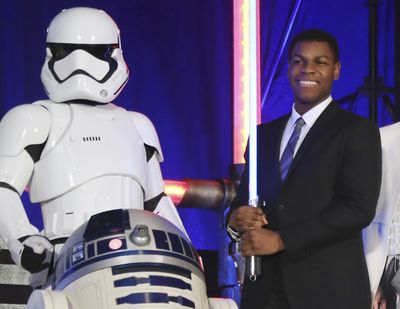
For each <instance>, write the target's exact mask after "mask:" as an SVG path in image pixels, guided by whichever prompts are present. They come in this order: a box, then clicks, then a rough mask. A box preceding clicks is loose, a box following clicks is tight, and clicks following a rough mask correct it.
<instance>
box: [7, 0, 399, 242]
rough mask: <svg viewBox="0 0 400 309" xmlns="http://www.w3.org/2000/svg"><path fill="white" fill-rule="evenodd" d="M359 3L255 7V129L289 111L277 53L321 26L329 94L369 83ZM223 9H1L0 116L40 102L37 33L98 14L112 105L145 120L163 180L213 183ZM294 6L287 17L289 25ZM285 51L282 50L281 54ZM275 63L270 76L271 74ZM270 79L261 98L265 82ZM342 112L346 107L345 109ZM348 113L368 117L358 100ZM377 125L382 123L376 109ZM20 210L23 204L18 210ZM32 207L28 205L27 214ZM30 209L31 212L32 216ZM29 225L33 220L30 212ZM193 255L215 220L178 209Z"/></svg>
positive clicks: (202, 2)
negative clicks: (329, 69) (337, 69)
mask: <svg viewBox="0 0 400 309" xmlns="http://www.w3.org/2000/svg"><path fill="white" fill-rule="evenodd" d="M394 1H395V0H381V1H380V5H379V70H378V71H379V74H380V75H381V76H382V77H383V78H384V82H385V83H386V84H387V85H391V84H393V75H394V64H393V63H394V53H393V36H394V30H393V24H394V23H393V20H394V16H393V12H394V9H393V7H394ZM366 2H368V1H366V0H335V1H331V0H303V1H300V0H282V1H275V0H261V24H262V32H261V38H262V46H261V47H262V92H263V97H264V100H263V109H262V114H263V121H269V120H271V119H274V118H276V117H278V116H280V115H282V114H283V113H286V112H288V111H289V110H290V107H291V104H292V100H293V98H292V96H291V94H290V90H289V88H288V83H287V80H286V70H287V54H286V53H285V52H283V54H282V55H281V56H280V57H279V46H281V43H282V42H283V41H284V40H283V38H284V37H285V33H286V30H287V29H289V28H290V29H291V31H290V33H289V39H290V37H292V35H293V33H295V32H298V31H300V30H302V29H305V28H311V27H313V28H314V27H320V28H323V29H326V30H328V31H330V32H332V33H333V34H334V35H336V36H337V38H338V41H339V44H340V49H341V60H342V72H341V78H340V80H339V81H337V82H336V83H335V84H334V91H333V95H334V97H335V98H340V97H343V96H345V95H348V94H350V93H352V92H354V91H355V90H356V88H357V87H358V86H360V85H361V84H362V83H363V79H364V77H365V76H367V75H368V7H367V6H366ZM232 3H233V1H232V0H113V1H106V0H97V1H94V0H93V1H90V0H59V1H51V0H35V1H29V0H27V1H22V0H15V1H1V8H0V42H1V43H2V47H1V49H0V114H1V115H0V116H2V115H3V114H4V113H5V112H6V111H7V110H9V109H10V108H11V107H13V106H15V105H18V104H22V103H30V102H33V101H35V100H39V99H43V98H45V93H44V91H43V90H42V86H41V83H40V69H41V66H42V64H43V60H44V56H45V36H46V28H47V26H48V24H49V23H50V21H51V19H52V18H53V17H54V16H55V15H56V14H57V13H58V12H59V11H60V10H62V9H64V8H68V7H74V6H91V7H97V8H101V9H104V10H105V11H107V12H108V13H109V14H110V15H111V16H112V17H113V18H114V19H115V20H116V22H117V24H118V25H119V27H120V29H121V35H122V47H123V50H124V57H125V59H126V61H127V63H128V66H129V67H130V72H131V78H130V81H129V83H128V84H127V86H126V87H125V89H124V90H123V92H122V94H121V95H120V96H119V97H118V99H117V100H116V103H117V104H119V105H121V106H124V107H125V108H127V109H130V110H136V111H139V112H143V113H144V114H146V115H147V116H148V117H149V118H150V119H152V121H153V122H154V124H155V126H156V128H157V131H158V133H159V136H160V140H161V143H162V146H163V151H164V155H165V158H166V161H165V163H164V164H163V165H162V169H163V174H164V177H165V178H166V179H177V180H179V179H182V178H201V179H215V178H222V177H227V176H228V168H229V166H230V164H231V162H232V154H231V153H232V133H231V128H232V107H231V105H232V104H231V102H232V53H231V51H232V27H231V25H232ZM296 3H297V4H299V5H298V11H297V14H296V18H295V19H294V22H293V24H292V27H289V25H290V23H289V20H290V16H291V14H292V13H293V12H294V8H295V7H296V6H295V4H296ZM284 47H285V46H284ZM274 63H276V66H275V67H276V70H274V69H273V68H274V65H273V64H274ZM270 78H272V83H271V84H270V87H269V91H268V92H267V88H268V87H267V85H268V80H269V79H270ZM345 107H349V106H347V105H345ZM353 107H354V111H355V112H357V113H359V114H362V115H368V100H367V99H366V97H363V96H361V97H360V98H359V100H357V102H356V104H355V105H354V106H353ZM378 111H379V124H380V125H383V124H386V123H390V122H391V120H390V117H389V114H388V113H387V111H386V110H385V108H383V104H381V102H380V103H379V107H378ZM27 204H28V203H27ZM29 207H31V206H29ZM36 208H37V207H36ZM30 212H31V213H32V218H33V220H34V221H35V222H38V221H39V220H38V219H37V218H34V216H35V215H37V212H34V211H33V210H32V209H30ZM180 213H181V215H182V218H183V221H184V224H185V226H186V227H187V229H188V232H189V234H190V236H191V238H192V239H193V242H194V245H195V246H196V247H197V248H199V249H216V248H217V247H218V238H217V237H214V235H216V234H217V233H218V225H219V223H220V217H219V213H217V212H215V211H210V210H201V211H200V210H192V209H181V210H180Z"/></svg>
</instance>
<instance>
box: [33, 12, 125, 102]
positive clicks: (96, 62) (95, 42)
mask: <svg viewBox="0 0 400 309" xmlns="http://www.w3.org/2000/svg"><path fill="white" fill-rule="evenodd" d="M46 43H47V48H46V59H45V62H44V65H43V67H42V72H41V79H42V83H43V86H44V88H45V90H46V92H47V94H48V96H49V98H50V99H51V100H52V101H54V102H82V101H91V102H96V103H109V102H111V101H112V100H113V99H115V98H116V97H117V95H118V94H119V93H120V92H121V90H122V88H123V87H124V86H125V84H126V82H127V81H128V76H129V71H128V68H127V66H126V63H125V61H124V59H123V57H122V50H121V41H120V35H119V29H118V27H117V25H116V24H115V22H114V20H113V19H112V18H111V17H110V16H109V15H108V14H107V13H105V12H104V11H102V10H98V9H93V8H84V7H77V8H71V9H66V10H63V11H62V12H61V13H59V14H58V15H57V16H56V17H54V19H53V20H52V22H51V23H50V26H49V28H48V29H47V39H46Z"/></svg>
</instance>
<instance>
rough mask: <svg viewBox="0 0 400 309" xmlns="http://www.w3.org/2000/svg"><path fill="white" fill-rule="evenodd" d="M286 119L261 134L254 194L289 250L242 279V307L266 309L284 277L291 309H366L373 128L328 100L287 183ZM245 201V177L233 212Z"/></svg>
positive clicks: (375, 152) (375, 171) (376, 152)
mask: <svg viewBox="0 0 400 309" xmlns="http://www.w3.org/2000/svg"><path fill="white" fill-rule="evenodd" d="M288 118H289V116H285V117H282V118H279V119H277V120H275V121H272V122H270V123H267V124H263V125H260V126H259V128H258V195H259V200H260V202H262V201H265V204H266V206H265V208H264V211H265V212H266V214H267V217H268V220H269V225H267V226H266V228H270V229H273V230H277V231H279V233H280V235H281V237H282V240H283V242H284V245H285V247H286V250H285V251H283V252H281V253H278V254H275V255H272V256H263V257H262V276H261V277H259V279H257V281H256V282H255V283H252V282H249V281H248V280H245V285H244V288H243V293H242V303H241V308H246V309H247V308H248V309H257V308H260V309H261V308H264V307H263V306H264V303H265V301H266V299H267V297H268V293H269V289H270V286H271V284H273V282H274V280H275V279H274V277H276V276H278V275H281V276H282V280H283V283H284V288H285V291H286V295H287V298H288V300H289V303H290V305H291V307H292V308H293V309H329V308H332V309H339V308H340V309H367V308H370V307H371V295H370V288H369V280H368V272H367V267H366V263H365V257H364V253H363V244H362V239H361V230H362V228H363V227H365V226H367V225H368V224H369V223H370V221H371V220H372V219H373V217H374V214H375V207H376V202H377V198H378V194H379V187H380V179H381V147H380V137H379V131H378V128H377V127H376V126H375V125H374V124H373V123H371V122H370V121H369V120H367V119H365V118H362V117H359V116H356V115H354V114H352V113H350V112H347V111H344V110H342V109H340V108H339V107H338V106H337V105H336V103H334V102H332V103H331V104H329V105H328V107H327V108H326V109H325V110H324V112H323V113H322V114H321V115H320V117H319V118H318V119H317V121H316V122H315V123H314V125H313V127H312V128H311V129H310V131H309V132H308V134H307V136H306V137H305V139H304V140H303V143H302V144H301V146H300V148H299V150H298V152H297V154H296V156H295V158H294V160H293V162H292V165H291V167H290V170H289V172H288V175H287V177H286V180H285V182H284V183H281V180H280V175H279V149H280V143H281V138H282V134H283V131H284V127H285V125H286V122H287V120H288ZM247 203H248V172H247V163H246V169H245V171H244V173H243V175H242V181H241V184H240V186H239V189H238V195H237V197H236V199H235V200H234V202H233V203H232V205H231V211H232V210H233V209H235V208H236V207H239V206H241V205H246V204H247Z"/></svg>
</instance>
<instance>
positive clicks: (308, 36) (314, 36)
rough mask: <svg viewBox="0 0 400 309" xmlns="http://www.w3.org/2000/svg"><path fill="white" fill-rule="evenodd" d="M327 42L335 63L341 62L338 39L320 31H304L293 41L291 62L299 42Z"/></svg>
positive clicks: (290, 53) (290, 50)
mask: <svg viewBox="0 0 400 309" xmlns="http://www.w3.org/2000/svg"><path fill="white" fill-rule="evenodd" d="M313 41H317V42H326V43H328V45H329V47H330V49H331V50H332V53H333V56H334V58H335V59H334V60H335V62H339V45H338V42H337V40H336V38H335V37H334V36H333V35H332V34H330V33H329V32H326V31H323V30H320V29H308V30H305V31H302V32H300V33H298V34H296V36H295V37H294V38H293V39H292V41H291V42H290V45H289V55H288V56H289V60H290V58H291V56H292V52H293V49H294V47H295V46H296V44H297V43H299V42H313Z"/></svg>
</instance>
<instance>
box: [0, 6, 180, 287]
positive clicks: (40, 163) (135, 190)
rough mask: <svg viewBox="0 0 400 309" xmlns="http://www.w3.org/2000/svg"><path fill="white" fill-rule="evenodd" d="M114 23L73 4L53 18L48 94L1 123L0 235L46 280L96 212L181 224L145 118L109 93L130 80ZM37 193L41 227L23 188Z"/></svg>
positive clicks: (36, 281) (45, 77) (35, 280)
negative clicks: (142, 214) (129, 212)
mask: <svg viewBox="0 0 400 309" xmlns="http://www.w3.org/2000/svg"><path fill="white" fill-rule="evenodd" d="M128 76H129V71H128V68H127V66H126V64H125V61H124V59H123V56H122V50H121V41H120V35H119V29H118V27H117V25H116V24H115V22H114V21H113V19H112V18H111V17H110V16H109V15H107V14H106V13H105V12H104V11H101V10H97V9H92V8H72V9H67V10H64V11H62V12H61V13H60V14H58V15H57V16H56V17H55V18H54V19H53V21H52V22H51V24H50V26H49V28H48V33H47V48H46V58H45V62H44V65H43V68H42V72H41V80H42V83H43V85H44V88H45V90H46V92H47V94H48V97H49V98H50V100H42V101H37V102H34V103H33V104H26V105H20V106H17V107H15V108H13V109H11V110H10V111H9V112H8V113H7V114H6V115H5V116H4V118H3V119H2V121H1V123H0V236H1V238H2V240H3V241H4V242H5V243H6V245H7V247H8V248H9V250H10V252H11V256H12V258H13V260H14V261H15V263H16V264H18V265H20V266H22V267H23V268H25V269H26V270H28V271H29V272H31V273H32V274H34V275H33V276H32V285H33V286H42V287H43V286H46V284H47V285H48V284H49V283H48V282H46V280H47V278H48V274H49V269H50V273H51V268H53V265H54V264H55V263H54V262H55V261H57V259H58V257H59V251H60V250H61V248H62V244H64V243H65V241H66V239H67V238H68V237H69V236H70V235H71V234H72V233H73V231H75V230H76V229H77V228H78V227H79V226H81V225H82V224H83V223H84V222H86V221H88V220H89V218H91V217H92V216H93V215H96V214H99V213H102V212H105V211H110V210H114V209H132V208H137V209H141V210H143V209H144V210H149V211H151V212H153V213H155V214H158V215H159V216H161V217H163V218H165V219H167V220H168V221H170V222H172V223H173V224H174V225H175V226H176V227H177V228H178V229H179V230H180V231H181V232H182V233H183V234H184V235H185V236H187V235H186V232H185V229H184V227H183V225H182V222H181V220H180V218H179V215H178V213H177V211H176V208H175V206H174V205H173V203H172V202H171V200H170V199H169V198H168V197H167V196H166V195H165V194H164V193H163V190H164V186H163V179H162V175H161V171H160V166H159V163H160V162H162V161H163V155H162V151H161V147H160V143H159V140H158V137H157V133H156V131H155V128H154V126H153V124H152V123H151V121H150V120H149V119H148V118H147V117H146V116H144V115H142V114H140V113H137V112H129V111H126V110H125V109H123V108H121V107H118V106H116V105H114V104H112V103H111V102H112V101H113V100H114V99H115V98H116V97H117V96H118V94H119V93H120V92H121V90H122V89H123V87H124V86H125V84H126V83H127V81H128ZM25 188H28V190H29V196H30V199H31V201H32V202H34V203H40V205H41V206H40V207H41V211H42V217H43V225H44V229H43V231H41V232H39V231H38V229H37V228H36V227H35V226H33V225H32V224H31V223H30V221H29V219H28V216H27V214H26V213H25V210H24V206H23V204H22V202H21V199H20V196H21V194H22V193H23V191H24V190H25Z"/></svg>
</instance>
